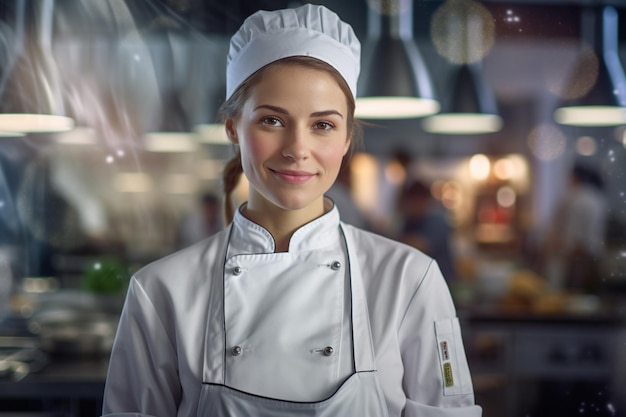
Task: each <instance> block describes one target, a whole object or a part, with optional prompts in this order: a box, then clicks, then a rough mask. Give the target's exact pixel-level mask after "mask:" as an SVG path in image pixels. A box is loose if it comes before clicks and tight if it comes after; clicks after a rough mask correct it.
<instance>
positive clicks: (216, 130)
mask: <svg viewBox="0 0 626 417" xmlns="http://www.w3.org/2000/svg"><path fill="white" fill-rule="evenodd" d="M194 131H195V132H196V134H197V135H198V136H197V137H198V140H199V141H200V142H201V143H208V144H215V145H228V144H230V140H229V139H228V135H226V128H225V126H224V124H223V123H204V124H199V125H197V126H196V127H195V128H194Z"/></svg>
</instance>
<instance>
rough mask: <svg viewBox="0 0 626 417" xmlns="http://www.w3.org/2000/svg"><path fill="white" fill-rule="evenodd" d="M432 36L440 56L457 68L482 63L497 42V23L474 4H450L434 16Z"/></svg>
mask: <svg viewBox="0 0 626 417" xmlns="http://www.w3.org/2000/svg"><path fill="white" fill-rule="evenodd" d="M430 36H431V38H432V41H433V43H434V45H435V48H436V50H437V53H438V54H439V55H441V56H442V57H444V58H446V59H448V60H449V61H450V62H453V63H455V64H468V63H472V62H478V61H480V60H482V59H483V58H484V57H485V56H487V55H488V54H489V52H490V51H491V48H492V47H493V44H494V42H495V21H494V18H493V15H492V14H491V12H490V11H489V10H487V8H485V6H483V5H482V4H480V3H478V2H476V1H474V0H448V1H446V2H445V3H444V4H442V5H441V6H440V7H439V8H438V9H437V10H436V11H435V13H434V14H433V17H432V20H431V25H430Z"/></svg>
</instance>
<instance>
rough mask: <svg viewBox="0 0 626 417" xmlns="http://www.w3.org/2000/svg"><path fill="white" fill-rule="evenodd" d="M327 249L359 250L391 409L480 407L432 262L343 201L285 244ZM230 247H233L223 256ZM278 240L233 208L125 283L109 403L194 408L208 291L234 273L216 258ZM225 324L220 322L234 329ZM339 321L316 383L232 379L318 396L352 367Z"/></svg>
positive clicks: (121, 407) (262, 389)
mask: <svg viewBox="0 0 626 417" xmlns="http://www.w3.org/2000/svg"><path fill="white" fill-rule="evenodd" d="M340 226H341V227H340ZM342 231H343V233H344V234H345V235H347V237H348V241H349V242H352V243H351V245H352V246H353V247H352V246H351V247H350V248H348V252H346V251H345V248H344V249H341V246H339V247H335V246H334V245H337V242H339V241H340V237H341V235H342ZM225 246H226V248H227V250H226V251H224V250H223V249H224V247H225ZM329 249H330V251H331V252H334V253H336V255H337V259H340V261H338V262H339V263H338V265H341V264H342V263H344V262H346V261H347V256H348V253H349V254H350V256H352V257H356V259H353V260H352V261H354V262H356V263H357V264H358V265H359V270H360V274H359V277H358V279H360V280H362V283H363V287H364V290H365V298H366V302H367V311H368V315H369V317H368V318H369V323H370V327H371V337H372V342H373V347H374V353H375V366H376V369H377V374H378V378H379V381H380V385H381V386H382V390H383V394H384V398H385V401H386V403H387V407H388V410H389V415H390V416H405V417H410V416H423V417H447V416H450V417H452V416H463V417H478V416H480V415H481V408H480V407H478V406H476V405H474V394H473V390H472V384H471V379H470V373H469V369H468V365H467V361H466V358H465V353H464V349H463V344H462V340H461V333H460V328H459V324H458V320H457V319H456V313H455V309H454V305H453V303H452V299H451V297H450V293H449V290H448V287H447V285H446V283H445V280H444V279H443V276H442V275H441V272H440V271H439V268H438V266H437V264H436V263H435V262H434V261H433V260H432V259H431V258H429V257H428V256H426V255H425V254H423V253H421V252H419V251H417V250H416V249H413V248H411V247H409V246H406V245H403V244H400V243H398V242H395V241H392V240H389V239H386V238H383V237H381V236H378V235H376V234H373V233H369V232H366V231H363V230H360V229H357V228H354V227H352V226H349V225H346V224H343V223H340V220H339V213H338V211H337V209H336V208H333V209H332V210H331V211H330V212H328V213H327V214H325V215H324V216H322V217H320V218H318V219H316V220H314V221H313V222H311V223H309V224H307V225H305V226H303V227H302V228H300V229H299V230H297V231H296V232H295V233H294V235H293V236H292V239H291V241H290V246H289V252H294V253H298V252H307V251H312V252H315V251H324V250H329ZM224 252H226V257H225V258H224V257H223V255H222V257H220V255H219V254H223V253H224ZM273 252H274V241H273V239H272V237H271V235H270V234H269V232H267V231H266V230H265V229H263V228H262V227H261V226H259V225H257V224H254V223H253V222H251V221H249V220H247V219H246V218H245V217H244V216H243V215H242V214H241V213H240V212H237V213H236V215H235V219H234V221H233V223H232V225H231V226H230V227H229V228H227V229H226V230H225V231H223V232H220V233H219V234H217V235H214V236H212V237H210V238H208V239H206V240H204V241H202V242H200V243H198V244H195V245H193V246H191V247H189V248H187V249H184V250H182V251H180V252H177V253H175V254H173V255H170V256H168V257H166V258H164V259H161V260H159V261H156V262H154V263H152V264H150V265H148V266H147V267H145V268H143V269H142V270H140V271H139V272H137V274H135V276H134V277H133V278H132V280H131V283H130V288H129V291H128V295H127V299H126V303H125V306H124V310H123V312H122V316H121V319H120V323H119V328H118V334H117V336H116V341H115V344H114V347H113V351H112V354H111V361H110V366H109V373H108V377H107V383H106V389H105V395H104V408H103V414H105V415H108V414H111V415H121V414H123V413H130V414H129V415H133V414H132V413H137V414H136V415H148V416H163V417H171V416H190V417H191V416H196V414H197V408H198V401H199V396H200V391H201V386H202V385H201V384H202V382H203V365H204V363H205V361H204V358H205V351H206V349H210V348H211V347H210V346H209V347H207V346H205V345H206V344H207V343H209V344H210V339H205V334H207V333H206V330H207V325H208V324H207V322H208V321H209V320H210V319H211V318H210V317H207V312H208V311H210V310H211V308H212V306H210V305H208V304H209V303H210V301H209V300H210V298H211V297H209V296H208V295H209V294H211V291H212V290H215V289H216V288H217V287H216V285H218V283H219V284H220V285H221V284H222V282H224V281H220V280H225V279H227V278H228V277H225V276H215V274H213V273H212V271H215V269H216V268H215V266H216V264H217V263H223V264H224V265H228V264H229V262H230V263H233V262H234V260H236V258H237V257H239V256H242V255H244V256H246V255H247V254H250V255H263V254H271V253H273ZM235 263H236V262H235ZM344 265H345V264H344ZM333 267H334V266H333ZM222 269H223V270H224V271H227V270H229V268H222ZM230 269H232V270H235V268H230ZM236 273H237V274H239V273H240V271H238V270H237V271H236ZM225 274H226V272H225ZM353 278H354V277H353ZM346 282H348V283H349V281H346ZM344 290H346V291H349V284H347V285H346V286H344V287H343V288H342V289H341V291H344ZM272 297H274V295H273V293H272V292H269V293H264V294H263V295H262V296H260V297H259V299H257V300H255V303H259V302H260V303H267V305H268V306H270V305H272V304H273V303H279V302H280V301H281V300H279V299H273V298H272ZM290 297H294V295H293V294H292V295H291V296H290ZM295 297H297V295H296V296H295ZM301 297H303V298H302V299H301V300H293V301H295V304H296V305H297V304H298V303H299V302H302V303H304V302H305V301H306V300H307V299H308V298H310V297H311V294H308V293H307V294H301ZM340 298H341V299H342V300H344V301H345V300H348V302H345V303H342V304H341V305H343V306H345V307H344V308H345V309H346V314H342V319H341V320H343V322H344V323H345V322H346V321H348V323H349V318H350V315H349V314H348V312H347V310H348V309H350V303H349V297H348V296H344V295H343V294H342V295H341V297H340ZM239 308H240V309H243V308H245V306H243V305H242V306H240V307H239ZM257 308H258V307H257ZM225 311H226V310H225ZM254 317H255V316H254V314H253V315H249V317H247V318H246V319H245V320H246V321H247V322H250V321H252V323H248V326H250V325H252V326H253V327H254V326H255V324H256V325H258V326H263V325H267V323H254V322H253V321H254V320H255V318H254ZM239 324H240V323H239ZM239 324H238V325H239ZM230 326H231V325H230V324H228V323H225V324H224V325H223V327H225V328H226V332H227V333H228V332H229V331H230ZM303 327H306V323H303ZM340 327H341V329H345V331H344V330H342V331H341V332H340V334H339V335H338V336H337V337H338V342H337V344H336V345H335V346H334V350H335V352H334V353H333V354H334V355H336V357H337V360H336V361H335V363H336V369H334V370H333V375H334V380H331V381H327V382H326V383H325V384H327V385H328V386H326V387H324V386H316V384H315V383H312V384H311V386H312V387H314V388H312V389H311V392H303V391H302V389H301V388H298V387H294V388H293V392H286V393H283V392H282V391H289V387H290V386H291V384H283V385H281V384H280V383H278V382H277V383H276V384H275V385H276V386H277V387H279V388H276V389H278V390H280V391H281V392H277V393H273V392H272V390H273V389H274V388H272V386H273V384H272V383H271V381H267V380H265V381H264V380H263V379H255V378H246V377H245V374H244V375H241V376H237V374H236V373H234V374H233V377H232V379H233V384H234V388H237V389H241V387H239V386H237V384H241V385H242V386H243V388H244V390H245V391H246V392H251V393H252V394H259V395H264V396H275V397H281V395H280V394H281V393H282V394H284V397H285V399H286V400H294V401H318V400H320V399H321V398H320V397H322V398H323V397H325V396H326V395H327V394H328V393H332V392H333V391H334V390H335V389H337V388H338V386H339V385H341V382H342V381H343V380H345V378H346V377H347V376H349V375H350V373H351V372H353V371H354V370H353V369H352V368H351V364H352V363H353V360H352V354H353V353H352V346H351V343H352V339H351V333H350V331H349V329H350V326H349V325H346V326H343V325H342V326H340ZM348 335H350V337H348ZM205 340H206V343H205ZM354 340H355V343H359V341H358V340H357V339H354ZM295 346H297V345H295ZM322 348H323V347H322ZM270 355H271V352H270ZM266 359H267V358H266ZM270 360H272V359H271V357H270ZM275 361H276V367H277V368H276V369H277V377H278V378H280V375H285V372H290V371H291V372H294V373H295V374H296V375H297V373H298V369H291V368H288V369H282V370H281V367H280V364H281V363H283V362H284V361H283V360H282V358H281V357H280V355H277V357H276V358H275ZM263 362H266V360H264V361H263ZM265 365H266V363H265ZM248 366H250V365H248ZM252 367H253V365H252ZM244 369H245V368H244ZM250 372H254V369H250ZM281 372H282V374H281ZM308 376H309V375H304V376H301V377H300V376H299V378H300V379H302V378H307V377H308ZM250 381H252V382H250ZM254 381H258V382H254ZM294 381H295V380H294ZM322 385H324V384H322ZM274 394H276V395H274ZM307 396H310V397H307Z"/></svg>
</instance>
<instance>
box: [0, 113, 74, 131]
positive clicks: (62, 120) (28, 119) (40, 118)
mask: <svg viewBox="0 0 626 417" xmlns="http://www.w3.org/2000/svg"><path fill="white" fill-rule="evenodd" d="M73 128H74V120H72V118H70V117H65V116H57V115H53V114H29V113H3V114H0V130H3V131H9V132H18V133H54V132H66V131H68V130H71V129H73Z"/></svg>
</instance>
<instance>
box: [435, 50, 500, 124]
mask: <svg viewBox="0 0 626 417" xmlns="http://www.w3.org/2000/svg"><path fill="white" fill-rule="evenodd" d="M449 85H452V89H451V94H450V95H449V96H448V99H447V101H446V102H444V103H443V104H444V107H443V108H444V110H443V112H442V113H439V114H435V115H433V116H430V117H427V118H425V119H424V120H423V121H422V127H423V128H424V130H425V131H427V132H430V133H439V134H464V135H469V134H485V133H494V132H497V131H499V130H500V129H501V128H502V118H501V117H500V116H499V115H498V110H497V104H496V99H495V95H494V94H493V91H492V90H491V88H490V86H489V85H488V83H487V81H486V80H485V77H484V74H483V71H482V65H481V64H480V62H476V63H472V64H463V65H459V66H458V67H457V68H456V69H455V70H454V71H453V76H452V80H451V83H450V84H449Z"/></svg>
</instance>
